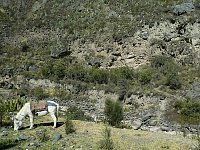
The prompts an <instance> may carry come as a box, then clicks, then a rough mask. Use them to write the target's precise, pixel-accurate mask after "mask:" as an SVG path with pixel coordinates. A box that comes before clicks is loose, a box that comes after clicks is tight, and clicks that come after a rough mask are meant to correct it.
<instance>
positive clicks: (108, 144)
mask: <svg viewBox="0 0 200 150" xmlns="http://www.w3.org/2000/svg"><path fill="white" fill-rule="evenodd" d="M102 135H103V139H102V140H100V141H99V148H100V149H104V150H112V149H114V143H113V141H112V139H111V129H110V128H108V127H106V128H105V129H104V130H103V132H102Z"/></svg>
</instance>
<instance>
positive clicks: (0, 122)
mask: <svg viewBox="0 0 200 150" xmlns="http://www.w3.org/2000/svg"><path fill="white" fill-rule="evenodd" d="M5 113H6V110H5V106H4V104H3V103H2V102H1V103H0V126H2V125H3V116H5Z"/></svg>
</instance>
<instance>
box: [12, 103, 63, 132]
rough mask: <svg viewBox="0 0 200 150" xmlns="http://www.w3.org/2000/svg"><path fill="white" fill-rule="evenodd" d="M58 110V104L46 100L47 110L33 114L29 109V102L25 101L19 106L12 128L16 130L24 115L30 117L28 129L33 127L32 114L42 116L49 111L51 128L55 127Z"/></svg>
mask: <svg viewBox="0 0 200 150" xmlns="http://www.w3.org/2000/svg"><path fill="white" fill-rule="evenodd" d="M58 110H59V104H58V103H56V102H54V101H47V110H46V111H41V112H37V113H36V114H33V112H32V110H31V103H30V102H27V103H25V104H24V106H23V107H22V108H21V110H20V111H19V112H18V113H17V115H16V116H15V117H14V130H15V131H17V130H18V129H19V127H20V126H21V125H22V119H23V118H24V117H25V116H29V117H30V129H32V128H33V125H34V124H33V115H37V116H43V115H46V114H47V113H48V112H49V113H50V115H51V117H52V118H53V122H54V126H53V128H56V123H57V117H58Z"/></svg>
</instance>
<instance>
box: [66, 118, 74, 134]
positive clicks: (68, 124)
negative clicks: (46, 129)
mask: <svg viewBox="0 0 200 150" xmlns="http://www.w3.org/2000/svg"><path fill="white" fill-rule="evenodd" d="M71 118H72V117H70V115H69V114H68V115H66V118H65V133H66V134H69V133H73V132H75V129H74V125H73V123H72V121H71Z"/></svg>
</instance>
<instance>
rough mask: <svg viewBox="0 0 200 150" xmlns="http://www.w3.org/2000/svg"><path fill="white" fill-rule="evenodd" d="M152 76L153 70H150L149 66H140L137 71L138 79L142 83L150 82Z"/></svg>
mask: <svg viewBox="0 0 200 150" xmlns="http://www.w3.org/2000/svg"><path fill="white" fill-rule="evenodd" d="M152 76H153V72H152V69H151V68H149V67H147V68H142V69H141V70H139V72H138V80H139V82H140V83H141V84H143V85H144V84H148V83H150V81H151V79H152Z"/></svg>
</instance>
